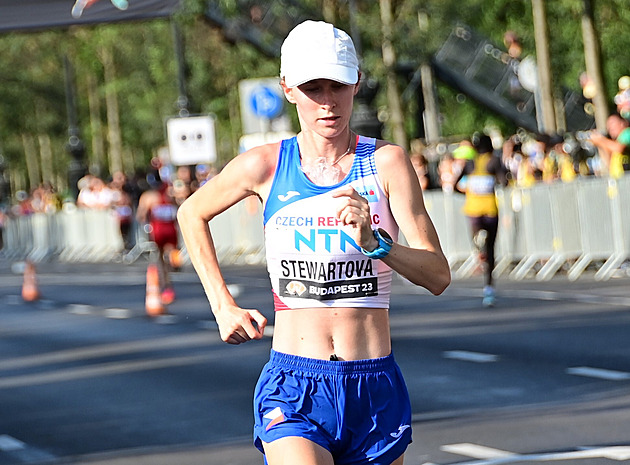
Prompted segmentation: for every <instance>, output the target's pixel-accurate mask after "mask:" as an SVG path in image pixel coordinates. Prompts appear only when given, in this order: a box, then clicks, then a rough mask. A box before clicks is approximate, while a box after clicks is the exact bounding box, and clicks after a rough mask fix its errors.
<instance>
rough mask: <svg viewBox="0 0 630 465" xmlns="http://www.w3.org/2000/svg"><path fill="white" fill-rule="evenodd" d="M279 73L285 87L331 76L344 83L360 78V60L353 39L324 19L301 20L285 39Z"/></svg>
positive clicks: (356, 80) (351, 82)
mask: <svg viewBox="0 0 630 465" xmlns="http://www.w3.org/2000/svg"><path fill="white" fill-rule="evenodd" d="M280 77H283V78H284V81H285V83H286V85H287V87H295V86H299V85H300V84H304V83H305V82H308V81H312V80H313V79H332V80H333V81H337V82H341V83H343V84H356V83H357V82H358V80H359V60H358V59H357V53H356V51H355V49H354V44H353V43H352V39H351V38H350V36H349V35H348V34H346V33H345V32H344V31H342V30H341V29H337V28H336V27H334V26H333V25H332V24H328V23H325V22H323V21H304V22H303V23H301V24H298V25H297V26H296V27H295V28H294V29H293V30H292V31H291V32H289V35H288V36H287V38H286V39H285V40H284V43H283V44H282V48H281V57H280Z"/></svg>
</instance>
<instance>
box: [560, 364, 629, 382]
mask: <svg viewBox="0 0 630 465" xmlns="http://www.w3.org/2000/svg"><path fill="white" fill-rule="evenodd" d="M566 372H567V373H568V374H570V375H577V376H586V377H589V378H599V379H605V380H608V381H623V380H626V379H630V373H627V372H625V371H616V370H606V369H604V368H592V367H573V368H567V371H566Z"/></svg>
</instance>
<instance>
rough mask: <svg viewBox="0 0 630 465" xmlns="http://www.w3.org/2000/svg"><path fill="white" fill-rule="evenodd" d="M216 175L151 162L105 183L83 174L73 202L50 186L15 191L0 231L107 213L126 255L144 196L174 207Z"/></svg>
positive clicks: (207, 169) (0, 208)
mask: <svg viewBox="0 0 630 465" xmlns="http://www.w3.org/2000/svg"><path fill="white" fill-rule="evenodd" d="M216 171H217V170H216V168H214V167H213V166H210V165H206V164H199V165H192V166H180V167H173V166H172V165H167V164H163V163H162V162H161V161H160V160H159V159H158V158H154V159H152V160H151V164H150V166H149V167H148V168H147V169H138V170H136V172H135V173H133V174H132V175H127V174H125V173H123V172H116V173H114V174H113V175H112V176H110V177H108V178H106V179H104V178H103V177H100V176H97V175H96V174H91V173H88V174H86V175H85V176H83V177H82V178H81V179H80V180H79V181H78V183H77V188H78V196H77V198H76V200H75V199H73V198H72V197H67V196H63V195H62V194H61V193H60V192H58V190H57V189H55V187H54V186H53V185H52V184H50V183H42V184H40V185H39V186H38V187H36V188H35V189H32V190H31V191H30V192H27V191H25V190H19V191H17V192H16V193H15V195H14V196H13V198H12V199H11V201H5V202H4V203H3V205H0V231H1V229H2V225H3V223H4V221H6V219H7V218H9V217H19V216H26V215H32V214H35V213H48V214H54V213H56V212H59V211H62V210H63V211H72V210H75V209H77V208H80V209H95V210H107V211H111V212H112V214H114V215H115V216H116V217H117V219H118V222H119V224H120V231H121V235H122V237H123V242H124V247H125V250H127V251H128V250H129V249H130V248H131V247H133V245H134V240H135V239H134V228H133V225H134V224H135V223H136V222H137V218H136V212H137V210H138V203H139V201H140V197H141V196H142V194H143V193H145V192H147V191H151V190H159V191H163V192H164V194H165V196H166V197H167V198H168V199H169V201H171V202H172V203H173V205H175V206H177V205H180V204H181V203H182V202H183V201H184V200H185V199H186V198H187V197H188V196H190V195H191V194H192V193H193V192H195V191H196V190H197V189H198V188H199V187H201V186H202V185H203V184H204V183H205V182H206V181H207V180H208V179H210V178H211V177H212V176H214V174H216ZM0 238H1V235H0ZM0 248H2V244H1V243H0Z"/></svg>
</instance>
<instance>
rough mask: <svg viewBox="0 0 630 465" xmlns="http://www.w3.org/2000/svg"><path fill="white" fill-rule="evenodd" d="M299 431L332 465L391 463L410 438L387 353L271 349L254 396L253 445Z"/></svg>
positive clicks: (399, 380) (406, 407)
mask: <svg viewBox="0 0 630 465" xmlns="http://www.w3.org/2000/svg"><path fill="white" fill-rule="evenodd" d="M287 436H299V437H302V438H306V439H308V440H310V441H313V442H315V443H317V444H319V445H320V446H322V447H324V448H325V449H327V450H328V451H330V453H331V454H332V456H333V458H334V460H335V464H336V465H350V464H358V463H370V464H376V465H390V464H391V463H392V462H393V461H394V460H396V459H397V458H398V457H400V456H401V455H402V454H403V453H404V452H405V450H406V448H407V446H408V445H409V444H410V443H411V403H410V401H409V394H408V392H407V388H406V386H405V382H404V380H403V377H402V374H401V372H400V368H399V367H398V365H397V364H396V362H395V361H394V356H393V355H391V354H390V355H388V356H387V357H383V358H377V359H370V360H356V361H347V362H346V361H328V360H317V359H310V358H305V357H298V356H294V355H288V354H283V353H280V352H276V351H274V350H272V351H271V357H270V360H269V362H268V363H267V364H266V365H265V366H264V367H263V370H262V373H261V375H260V378H259V380H258V383H257V384H256V391H255V393H254V445H255V446H256V447H257V448H258V449H259V450H260V451H261V452H263V453H264V450H263V447H262V442H272V441H274V440H276V439H280V438H284V437H287Z"/></svg>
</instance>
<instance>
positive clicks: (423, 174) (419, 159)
mask: <svg viewBox="0 0 630 465" xmlns="http://www.w3.org/2000/svg"><path fill="white" fill-rule="evenodd" d="M409 158H410V159H411V164H412V165H413V169H414V170H415V172H416V175H417V176H418V181H419V182H420V187H422V190H423V191H426V190H427V189H428V188H429V184H430V181H431V179H430V178H429V162H428V161H427V159H426V157H425V156H424V155H422V154H421V153H417V152H416V153H412V154H411V155H410V156H409Z"/></svg>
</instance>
